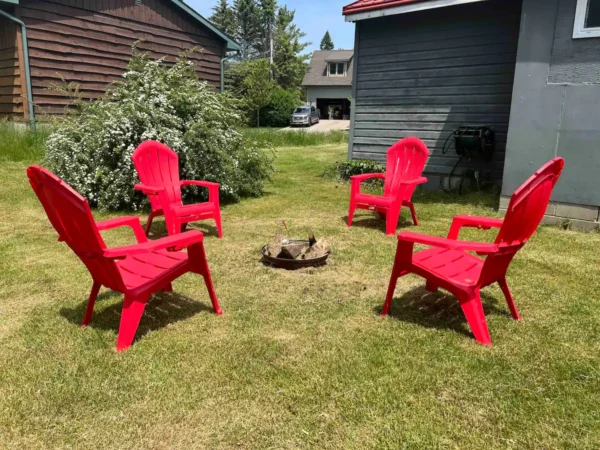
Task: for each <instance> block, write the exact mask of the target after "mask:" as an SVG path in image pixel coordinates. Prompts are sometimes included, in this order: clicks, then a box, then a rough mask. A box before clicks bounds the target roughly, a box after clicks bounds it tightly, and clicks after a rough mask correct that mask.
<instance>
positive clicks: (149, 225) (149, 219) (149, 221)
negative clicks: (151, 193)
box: [146, 211, 155, 236]
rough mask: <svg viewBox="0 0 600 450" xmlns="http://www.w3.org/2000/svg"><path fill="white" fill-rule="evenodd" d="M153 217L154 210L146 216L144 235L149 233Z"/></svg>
mask: <svg viewBox="0 0 600 450" xmlns="http://www.w3.org/2000/svg"><path fill="white" fill-rule="evenodd" d="M154 217H155V215H154V211H152V212H151V213H150V215H149V216H148V222H146V236H148V235H149V234H150V229H151V228H152V221H153V220H154Z"/></svg>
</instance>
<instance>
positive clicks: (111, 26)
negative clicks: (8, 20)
mask: <svg viewBox="0 0 600 450" xmlns="http://www.w3.org/2000/svg"><path fill="white" fill-rule="evenodd" d="M32 6H36V7H37V8H40V7H43V6H44V2H38V3H35V4H33V5H32ZM37 8H23V9H22V12H21V17H22V18H23V19H26V20H27V22H28V23H35V22H34V21H40V22H42V23H46V22H50V23H53V24H57V25H60V26H63V27H65V28H66V29H72V30H79V31H84V32H90V33H91V32H97V33H102V34H106V35H108V36H119V37H122V38H125V39H128V40H130V41H136V40H139V39H144V40H145V41H148V42H154V43H157V44H162V45H165V46H175V47H177V48H192V47H195V46H198V45H200V46H202V47H203V48H204V49H205V51H206V52H207V53H209V54H212V55H218V54H219V52H220V47H219V44H218V42H216V41H214V40H210V39H207V38H198V37H196V39H194V38H192V37H190V36H188V35H186V34H185V33H182V32H178V31H175V30H173V31H170V32H168V36H165V35H162V34H160V33H157V32H156V31H157V30H156V28H152V27H145V26H136V25H135V23H132V22H130V23H126V22H120V21H113V23H108V24H105V23H103V22H104V21H101V20H100V19H101V17H102V16H101V15H94V16H92V19H90V18H86V17H85V16H81V17H78V16H72V15H69V12H68V11H65V12H63V13H62V14H56V13H54V12H49V11H45V10H44V9H37ZM75 11H76V10H74V11H72V12H71V14H73V13H74V12H75Z"/></svg>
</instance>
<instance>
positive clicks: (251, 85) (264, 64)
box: [243, 59, 275, 127]
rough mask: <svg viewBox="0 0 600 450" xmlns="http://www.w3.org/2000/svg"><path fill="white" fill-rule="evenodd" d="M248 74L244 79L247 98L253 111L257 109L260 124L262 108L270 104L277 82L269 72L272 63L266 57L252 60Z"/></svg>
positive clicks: (257, 118)
mask: <svg viewBox="0 0 600 450" xmlns="http://www.w3.org/2000/svg"><path fill="white" fill-rule="evenodd" d="M249 64H250V70H249V71H248V75H247V76H246V78H245V79H244V83H243V86H244V89H245V91H246V95H245V100H246V103H247V104H248V107H249V108H250V109H251V110H252V111H256V126H258V127H259V126H260V110H261V108H264V107H265V106H267V105H268V104H269V100H270V98H271V93H272V92H273V89H274V88H275V83H273V81H271V79H270V77H269V73H270V71H271V65H270V64H269V61H267V60H266V59H259V60H256V61H252V62H251V63H249Z"/></svg>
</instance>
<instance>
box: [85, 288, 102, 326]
mask: <svg viewBox="0 0 600 450" xmlns="http://www.w3.org/2000/svg"><path fill="white" fill-rule="evenodd" d="M100 287H102V285H101V284H100V283H98V282H97V281H94V284H93V285H92V292H90V298H89V300H88V304H87V308H86V309H85V315H84V316H83V321H82V322H81V326H82V327H85V326H86V325H88V324H89V323H90V321H91V320H92V314H93V312H94V305H95V304H96V298H98V292H100Z"/></svg>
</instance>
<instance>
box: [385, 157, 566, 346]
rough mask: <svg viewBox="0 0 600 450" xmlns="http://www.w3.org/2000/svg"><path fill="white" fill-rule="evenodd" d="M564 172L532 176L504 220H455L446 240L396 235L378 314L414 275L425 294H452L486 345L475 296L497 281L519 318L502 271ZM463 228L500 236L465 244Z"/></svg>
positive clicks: (551, 167)
mask: <svg viewBox="0 0 600 450" xmlns="http://www.w3.org/2000/svg"><path fill="white" fill-rule="evenodd" d="M563 167H564V160H563V159H562V158H555V159H553V160H552V161H550V162H549V163H548V164H546V165H545V166H543V167H542V168H541V169H540V170H539V171H537V172H536V173H535V174H534V175H533V176H532V177H531V178H530V179H529V180H527V181H526V182H525V183H524V184H523V185H522V186H521V187H520V188H519V189H517V190H516V192H515V193H514V194H513V196H512V198H511V200H510V204H509V205H508V210H507V212H506V216H505V218H504V219H503V220H502V219H489V218H485V217H474V216H457V217H455V218H454V221H453V222H452V226H451V228H450V232H449V233H448V238H446V239H443V238H438V237H433V236H426V235H422V234H417V233H411V232H403V233H400V234H399V235H398V248H397V250H396V259H395V262H394V269H393V270H392V278H391V280H390V285H389V288H388V292H387V297H386V300H385V304H384V307H383V312H382V315H383V316H385V315H387V314H388V313H389V311H390V306H391V304H392V298H393V295H394V290H395V288H396V282H397V281H398V278H399V277H401V276H404V275H406V274H408V273H415V274H417V275H420V276H422V277H423V278H425V279H426V280H427V285H426V288H427V290H429V291H432V292H435V291H436V290H437V289H438V287H442V288H444V289H446V290H447V291H449V292H451V293H452V294H454V295H455V296H456V297H457V298H458V301H459V302H460V305H461V307H462V310H463V312H464V314H465V316H466V318H467V322H468V323H469V325H470V327H471V330H472V331H473V335H474V336H475V339H476V340H477V341H479V342H480V343H482V344H485V345H491V343H492V341H491V339H490V333H489V331H488V326H487V322H486V319H485V314H484V312H483V306H482V303H481V297H480V295H479V292H480V290H481V289H482V288H484V287H486V286H489V285H491V284H493V283H496V282H497V283H498V284H499V285H500V288H501V289H502V292H503V293H504V296H505V297H506V301H507V302H508V306H509V308H510V312H511V314H512V316H513V318H514V319H515V320H520V319H521V317H520V316H519V313H518V311H517V307H516V306H515V302H514V300H513V297H512V294H511V292H510V290H509V288H508V284H507V283H506V271H507V270H508V266H509V265H510V263H511V261H512V259H513V258H514V256H515V254H516V253H517V252H518V251H519V250H520V249H521V248H522V247H523V246H524V245H525V243H527V241H528V240H529V238H530V237H531V236H532V235H533V234H534V233H535V230H536V228H537V226H538V225H539V223H540V221H541V220H542V218H543V217H544V214H545V212H546V208H547V206H548V202H549V201H550V196H551V195H552V190H553V189H554V186H555V185H556V182H557V181H558V179H559V177H560V175H561V173H562V169H563ZM462 227H474V228H479V229H484V230H489V229H490V228H500V231H499V233H498V236H497V238H496V241H495V242H494V243H493V244H486V243H479V242H466V241H459V240H458V234H459V232H460V229H461V228H462ZM414 244H424V245H427V246H430V247H431V248H430V249H427V250H423V251H420V252H417V253H414V254H413V246H414ZM467 252H476V253H477V254H479V255H487V258H486V259H485V260H482V259H480V258H478V257H476V256H474V255H472V254H470V253H467Z"/></svg>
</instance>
